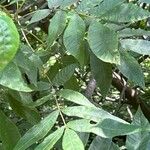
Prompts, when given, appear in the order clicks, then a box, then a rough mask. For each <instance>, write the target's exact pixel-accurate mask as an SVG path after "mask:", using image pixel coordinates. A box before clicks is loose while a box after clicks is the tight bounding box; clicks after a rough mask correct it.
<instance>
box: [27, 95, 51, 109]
mask: <svg viewBox="0 0 150 150" xmlns="http://www.w3.org/2000/svg"><path fill="white" fill-rule="evenodd" d="M52 97H53V94H48V95H46V96H43V97H42V98H39V99H37V100H36V101H35V102H31V103H29V104H28V106H29V107H38V106H41V105H43V104H44V103H46V102H47V101H49V100H51V99H52Z"/></svg>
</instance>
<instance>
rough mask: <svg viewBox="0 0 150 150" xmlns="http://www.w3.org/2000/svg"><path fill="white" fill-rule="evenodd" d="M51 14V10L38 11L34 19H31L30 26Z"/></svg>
mask: <svg viewBox="0 0 150 150" xmlns="http://www.w3.org/2000/svg"><path fill="white" fill-rule="evenodd" d="M49 14H50V10H49V9H41V10H37V11H36V12H35V13H34V14H33V16H32V18H31V21H30V24H31V23H35V22H38V21H40V20H42V19H44V18H46V17H47V16H48V15H49Z"/></svg>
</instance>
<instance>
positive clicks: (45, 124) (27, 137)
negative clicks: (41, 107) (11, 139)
mask: <svg viewBox="0 0 150 150" xmlns="http://www.w3.org/2000/svg"><path fill="white" fill-rule="evenodd" d="M58 114H59V111H54V112H52V113H51V114H50V115H48V116H47V117H46V118H44V119H43V120H42V121H41V122H40V123H38V124H37V125H35V126H33V127H32V128H31V129H29V130H28V131H27V132H26V133H25V134H24V135H23V137H21V139H20V140H19V141H18V143H17V145H16V146H15V148H14V150H26V148H28V147H29V146H31V145H32V144H34V143H35V142H37V141H38V140H40V139H42V138H43V137H44V136H45V135H46V134H47V133H48V132H49V131H50V130H51V128H52V127H53V125H54V124H55V122H56V120H57V117H58Z"/></svg>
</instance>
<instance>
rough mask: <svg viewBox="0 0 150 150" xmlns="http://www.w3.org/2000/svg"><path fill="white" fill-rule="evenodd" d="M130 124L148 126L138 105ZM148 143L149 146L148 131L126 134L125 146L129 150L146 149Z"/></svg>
mask: <svg viewBox="0 0 150 150" xmlns="http://www.w3.org/2000/svg"><path fill="white" fill-rule="evenodd" d="M132 124H133V125H138V126H140V128H142V129H144V128H147V127H148V126H150V123H149V122H148V120H147V119H146V118H145V116H144V115H143V113H142V111H141V109H140V107H139V109H138V111H137V112H136V114H135V116H134V118H133V121H132ZM148 145H149V147H150V134H149V133H148V132H139V133H135V134H131V135H128V136H127V140H126V147H127V149H129V150H141V149H143V150H148V149H147V147H148ZM140 147H141V148H140Z"/></svg>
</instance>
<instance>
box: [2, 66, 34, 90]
mask: <svg viewBox="0 0 150 150" xmlns="http://www.w3.org/2000/svg"><path fill="white" fill-rule="evenodd" d="M0 84H1V85H3V86H5V87H8V88H10V89H13V90H16V91H22V92H31V91H32V90H31V89H30V88H29V87H28V86H27V84H26V83H25V82H24V80H23V78H22V75H21V72H20V70H19V68H18V67H17V65H16V64H14V63H9V64H8V65H7V66H6V67H5V69H4V70H3V71H2V72H0Z"/></svg>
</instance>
